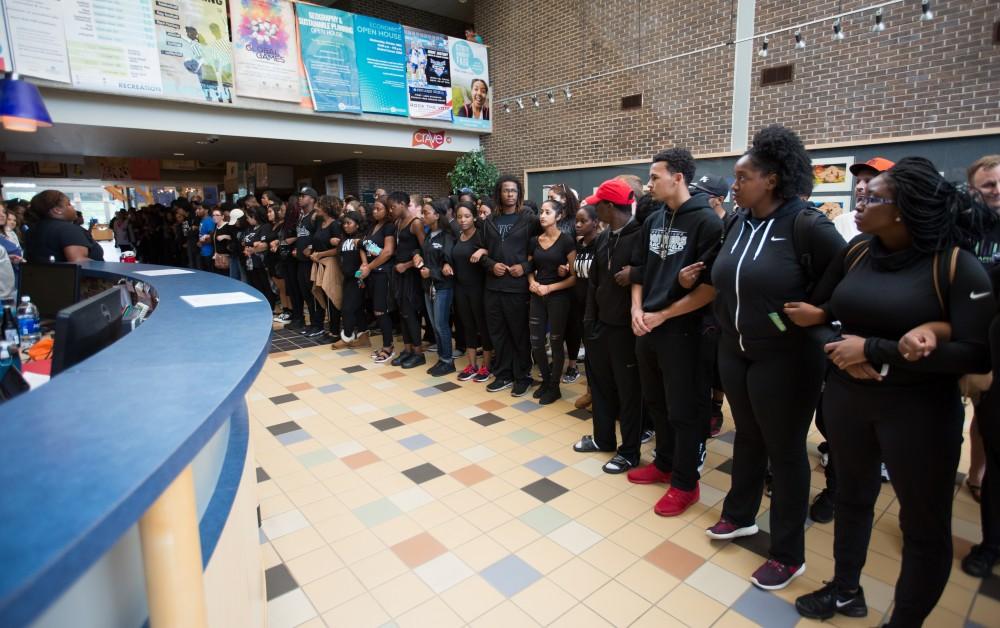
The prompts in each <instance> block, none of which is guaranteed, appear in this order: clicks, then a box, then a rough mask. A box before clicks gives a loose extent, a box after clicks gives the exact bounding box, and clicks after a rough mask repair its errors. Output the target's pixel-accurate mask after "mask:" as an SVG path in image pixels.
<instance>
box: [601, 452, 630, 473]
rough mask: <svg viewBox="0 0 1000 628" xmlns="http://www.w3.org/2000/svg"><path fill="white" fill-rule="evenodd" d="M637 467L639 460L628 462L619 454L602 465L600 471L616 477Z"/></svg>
mask: <svg viewBox="0 0 1000 628" xmlns="http://www.w3.org/2000/svg"><path fill="white" fill-rule="evenodd" d="M637 466H639V459H638V458H636V459H635V460H629V459H628V458H626V457H625V456H623V455H621V454H615V457H614V458H612V459H611V460H608V461H607V462H605V463H604V466H603V467H601V470H602V471H604V472H605V473H610V474H612V475H617V474H619V473H625V472H626V471H628V470H629V469H631V468H633V467H637Z"/></svg>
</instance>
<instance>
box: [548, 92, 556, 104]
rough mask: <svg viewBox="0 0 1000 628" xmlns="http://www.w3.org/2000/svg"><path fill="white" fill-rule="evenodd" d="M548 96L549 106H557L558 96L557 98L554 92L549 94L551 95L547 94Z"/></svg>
mask: <svg viewBox="0 0 1000 628" xmlns="http://www.w3.org/2000/svg"><path fill="white" fill-rule="evenodd" d="M547 96H548V99H549V104H550V105H554V104H556V96H555V94H553V93H552V92H549V93H548V94H547Z"/></svg>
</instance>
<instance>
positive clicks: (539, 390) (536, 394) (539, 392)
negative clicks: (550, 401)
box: [531, 382, 549, 399]
mask: <svg viewBox="0 0 1000 628" xmlns="http://www.w3.org/2000/svg"><path fill="white" fill-rule="evenodd" d="M548 387H549V384H548V382H542V385H541V386H539V387H538V388H536V389H535V392H533V393H531V398H532V399H541V398H542V395H544V394H545V391H546V390H547V389H548Z"/></svg>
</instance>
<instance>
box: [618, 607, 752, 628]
mask: <svg viewBox="0 0 1000 628" xmlns="http://www.w3.org/2000/svg"><path fill="white" fill-rule="evenodd" d="M718 625H719V624H716V626H718ZM748 625H750V626H756V625H757V624H755V623H753V622H750V623H749V624H748ZM686 626H687V624H685V623H684V622H682V621H681V620H679V619H677V618H676V617H674V616H672V615H670V614H669V613H667V612H665V611H663V610H660V609H659V608H657V607H655V606H654V607H652V608H650V609H649V610H648V611H646V612H645V613H644V614H643V616H642V617H640V618H639V619H637V620H635V623H633V624H632V626H631V627H630V628H685V627H686Z"/></svg>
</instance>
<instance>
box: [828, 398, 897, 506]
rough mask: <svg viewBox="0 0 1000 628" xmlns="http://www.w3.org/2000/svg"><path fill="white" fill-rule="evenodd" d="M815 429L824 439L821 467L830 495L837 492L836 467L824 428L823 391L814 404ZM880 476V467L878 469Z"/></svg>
mask: <svg viewBox="0 0 1000 628" xmlns="http://www.w3.org/2000/svg"><path fill="white" fill-rule="evenodd" d="M816 429H818V430H819V433H820V434H822V435H823V438H825V439H826V455H827V460H826V467H824V468H823V476H824V477H825V478H826V490H827V492H828V493H829V494H830V495H836V494H837V467H836V466H835V465H834V464H833V452H832V451H830V435H829V434H828V433H827V429H826V416H825V415H824V413H823V393H822V392H821V393H820V396H819V404H817V406H816ZM878 471H879V475H880V476H881V468H880V469H879V470H878ZM880 481H881V477H880Z"/></svg>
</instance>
